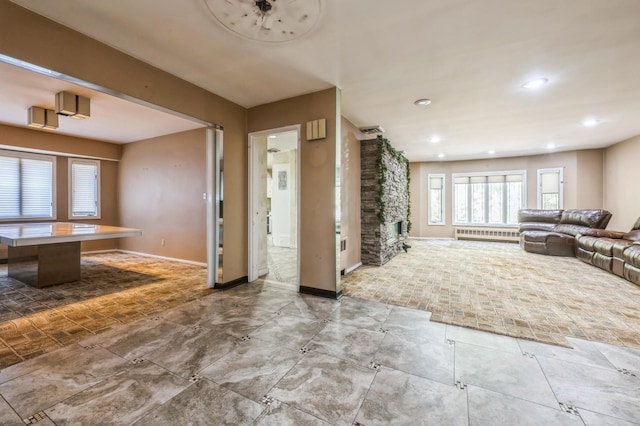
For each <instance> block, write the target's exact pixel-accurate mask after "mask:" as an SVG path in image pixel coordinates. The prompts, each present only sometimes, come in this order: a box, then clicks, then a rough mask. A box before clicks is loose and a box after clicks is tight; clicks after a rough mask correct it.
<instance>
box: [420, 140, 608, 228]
mask: <svg viewBox="0 0 640 426" xmlns="http://www.w3.org/2000/svg"><path fill="white" fill-rule="evenodd" d="M554 167H563V168H564V171H563V173H564V208H565V209H573V208H602V206H603V204H602V185H601V184H598V182H597V179H598V176H602V150H589V151H567V152H558V153H552V154H545V155H531V156H524V157H511V158H495V159H488V160H470V161H447V162H428V163H411V187H410V190H411V222H412V224H413V228H412V230H411V233H410V235H411V236H413V237H436V238H452V237H453V235H454V234H453V226H451V223H452V207H451V206H452V184H451V174H452V173H465V172H492V171H507V170H526V171H527V207H529V208H535V207H536V206H537V170H538V169H545V168H554ZM430 173H444V174H445V185H446V188H445V211H446V214H445V217H446V225H445V226H436V225H428V224H427V201H428V197H427V189H428V183H427V177H428V175H429V174H430ZM588 174H591V176H587V175H588ZM589 191H591V193H590V192H589ZM614 216H615V215H614Z"/></svg>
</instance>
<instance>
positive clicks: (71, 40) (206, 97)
mask: <svg viewBox="0 0 640 426" xmlns="http://www.w3.org/2000/svg"><path fill="white" fill-rule="evenodd" d="M44 40H46V43H44V45H43V41H44ZM43 46H44V47H43ZM0 53H1V54H4V55H8V56H10V57H13V58H16V59H20V60H23V61H25V62H28V63H31V64H35V65H38V66H41V67H44V68H46V69H50V70H54V71H57V72H60V73H63V74H67V75H70V76H73V77H76V78H79V79H80V80H84V81H87V82H90V83H93V84H97V85H98V86H102V87H105V88H108V89H111V90H115V91H116V92H120V93H123V94H126V95H129V96H131V97H133V98H137V99H140V100H143V101H146V102H149V103H151V104H154V105H159V106H161V107H164V108H166V109H169V110H173V111H176V112H179V113H182V114H184V115H187V116H191V117H195V118H198V119H201V120H205V121H207V122H213V123H216V124H219V125H221V126H223V127H224V154H225V155H224V169H225V200H224V204H225V205H224V207H225V236H224V238H225V246H224V256H225V260H224V261H225V265H224V268H225V270H224V279H225V281H231V280H233V279H236V278H241V277H243V276H246V274H247V249H246V240H247V224H246V216H247V214H246V212H247V144H246V120H247V111H246V109H244V108H242V107H241V106H239V105H236V104H234V103H232V102H229V101H227V100H225V99H223V98H221V97H220V96H217V95H215V94H213V93H211V92H208V91H206V90H204V89H202V88H200V87H197V86H195V85H193V84H191V83H188V82H186V81H184V80H181V79H179V78H178V77H175V76H173V75H171V74H169V73H167V72H164V71H161V70H159V69H157V68H154V67H153V66H151V65H148V64H145V63H144V62H142V61H140V60H138V59H135V58H133V57H131V56H128V55H126V54H124V53H122V52H120V51H118V50H116V49H113V48H111V47H109V46H106V45H104V44H102V43H100V42H98V41H96V40H93V39H91V38H89V37H87V36H85V35H82V34H80V33H78V32H76V31H73V30H70V29H68V28H66V27H64V26H62V25H59V24H57V23H55V22H53V21H50V20H48V19H46V18H44V17H42V16H39V15H37V14H35V13H32V12H30V11H28V10H26V9H24V8H21V7H20V6H17V5H15V4H14V3H11V2H8V1H2V2H0ZM201 232H202V233H204V232H205V230H204V228H203V229H202V230H201ZM180 257H183V256H180Z"/></svg>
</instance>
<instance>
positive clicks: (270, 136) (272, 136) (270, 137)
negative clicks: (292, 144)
mask: <svg viewBox="0 0 640 426" xmlns="http://www.w3.org/2000/svg"><path fill="white" fill-rule="evenodd" d="M267 137H268V138H269V139H275V138H277V136H276V135H269V136H267Z"/></svg>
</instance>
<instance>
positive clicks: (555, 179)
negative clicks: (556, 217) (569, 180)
mask: <svg viewBox="0 0 640 426" xmlns="http://www.w3.org/2000/svg"><path fill="white" fill-rule="evenodd" d="M562 184H563V178H562V167H557V168H554V169H538V208H539V209H547V210H557V209H561V208H563V207H562V205H563V199H562V198H563V197H562V193H563V185H562Z"/></svg>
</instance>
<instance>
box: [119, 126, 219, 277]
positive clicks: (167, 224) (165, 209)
mask: <svg viewBox="0 0 640 426" xmlns="http://www.w3.org/2000/svg"><path fill="white" fill-rule="evenodd" d="M205 159H206V130H205V129H197V130H190V131H187V132H181V133H176V134H173V135H166V136H162V137H158V138H153V139H147V140H144V141H138V142H134V143H130V144H127V145H125V146H124V149H123V151H122V160H121V163H120V182H119V192H120V218H121V220H120V223H121V224H122V225H123V226H126V227H130V228H139V229H142V232H143V235H142V237H137V238H126V239H123V240H122V241H121V242H120V248H121V249H123V250H131V251H135V252H141V253H149V254H154V255H158V256H166V257H173V258H178V259H185V260H191V261H195V262H206V261H207V234H206V201H205V200H204V199H203V196H202V194H203V193H205V192H206V191H207V189H206V160H205ZM225 198H226V191H225ZM226 220H227V215H226V214H225V222H226ZM225 237H226V235H225ZM163 239H164V245H162V240H163ZM225 240H226V238H225ZM225 242H226V241H225ZM225 248H226V247H225ZM226 254H227V253H226V251H225V260H226ZM225 266H226V265H225ZM225 275H226V271H225Z"/></svg>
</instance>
